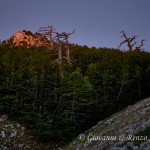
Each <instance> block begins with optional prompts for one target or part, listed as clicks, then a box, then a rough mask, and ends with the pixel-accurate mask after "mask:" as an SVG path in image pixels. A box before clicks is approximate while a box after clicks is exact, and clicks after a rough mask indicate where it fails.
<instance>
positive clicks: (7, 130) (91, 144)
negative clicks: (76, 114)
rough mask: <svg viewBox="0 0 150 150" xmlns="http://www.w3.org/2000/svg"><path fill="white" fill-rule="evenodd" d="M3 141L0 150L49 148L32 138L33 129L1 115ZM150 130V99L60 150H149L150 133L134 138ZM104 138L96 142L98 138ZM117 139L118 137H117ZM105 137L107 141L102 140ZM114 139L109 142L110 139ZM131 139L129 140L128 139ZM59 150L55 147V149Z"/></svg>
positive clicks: (117, 115)
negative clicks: (143, 131) (148, 128)
mask: <svg viewBox="0 0 150 150" xmlns="http://www.w3.org/2000/svg"><path fill="white" fill-rule="evenodd" d="M0 123H1V125H0V131H1V141H0V145H1V146H0V149H7V148H10V149H12V150H13V149H14V150H15V149H18V150H24V149H29V150H30V149H32V150H37V149H39V150H41V149H44V147H45V148H46V147H47V148H49V147H50V145H49V144H45V145H42V144H40V143H37V141H36V140H35V139H34V138H33V137H32V136H31V134H30V133H29V130H28V129H26V128H25V127H24V126H22V125H21V124H19V123H18V122H16V121H12V120H10V119H8V118H7V116H6V115H4V114H3V115H1V116H0ZM147 127H150V97H149V98H147V99H144V100H142V101H140V102H138V103H136V104H134V105H132V106H129V107H127V108H125V109H124V110H122V111H120V112H118V113H115V114H114V115H112V116H110V117H109V118H106V119H105V120H102V121H100V122H99V123H98V124H97V125H96V126H94V127H92V128H91V129H89V130H88V131H86V132H85V133H83V134H80V135H79V136H78V138H77V139H75V140H74V141H72V142H71V143H70V144H68V146H67V147H65V148H58V149H59V150H61V149H63V150H109V149H110V150H128V149H129V150H131V149H136V150H144V148H145V150H148V148H150V142H149V139H150V132H149V133H148V132H145V134H142V135H140V138H139V137H138V135H136V136H135V137H137V138H138V139H139V140H138V139H137V140H136V139H134V138H135V137H134V135H135V134H137V133H139V132H140V131H142V130H144V129H146V128H147ZM97 136H98V137H99V138H101V140H100V139H96V137H97ZM115 137H116V138H115ZM102 138H103V140H102ZM109 138H110V139H111V138H112V139H113V140H108V139H109ZM127 139H128V140H127ZM141 139H143V140H142V141H141ZM146 148H147V149H146ZM53 149H55V148H53Z"/></svg>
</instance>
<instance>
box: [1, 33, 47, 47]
mask: <svg viewBox="0 0 150 150" xmlns="http://www.w3.org/2000/svg"><path fill="white" fill-rule="evenodd" d="M3 43H5V44H7V45H9V46H28V47H29V46H46V45H47V44H48V43H49V40H48V39H47V37H46V36H43V35H42V34H40V33H35V34H33V33H32V32H31V31H26V30H22V31H17V32H16V33H14V34H13V35H12V36H11V37H10V38H9V39H7V40H5V41H3Z"/></svg>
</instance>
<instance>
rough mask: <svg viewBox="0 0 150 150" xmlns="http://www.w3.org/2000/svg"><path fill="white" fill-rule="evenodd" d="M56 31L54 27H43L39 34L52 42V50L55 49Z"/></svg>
mask: <svg viewBox="0 0 150 150" xmlns="http://www.w3.org/2000/svg"><path fill="white" fill-rule="evenodd" d="M54 31H55V28H54V27H53V26H47V27H41V28H40V29H39V31H38V32H40V33H41V34H43V35H45V36H46V37H48V38H49V40H50V47H51V48H52V47H53V44H54V42H53V41H54V40H53V33H54Z"/></svg>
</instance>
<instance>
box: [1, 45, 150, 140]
mask: <svg viewBox="0 0 150 150" xmlns="http://www.w3.org/2000/svg"><path fill="white" fill-rule="evenodd" d="M55 57H56V55H54V53H53V52H51V51H48V50H46V49H45V48H44V47H39V48H35V47H31V48H25V47H16V48H8V47H6V46H5V45H1V46H0V112H5V113H6V112H7V113H8V114H9V116H10V117H13V118H16V119H18V118H19V120H20V121H23V122H24V123H25V124H26V125H27V126H28V127H29V128H33V129H34V130H33V132H34V135H35V136H36V137H37V138H38V139H39V140H40V141H43V142H45V141H50V140H53V139H58V140H59V141H63V142H68V141H69V140H71V139H72V138H73V137H75V136H76V135H77V134H79V133H81V132H83V131H84V130H86V129H87V128H90V127H91V126H93V125H94V124H96V123H97V122H98V121H100V120H101V119H104V118H105V117H107V116H109V115H111V114H112V113H114V112H116V111H118V110H120V109H122V108H124V107H126V106H128V105H130V104H133V103H135V102H136V101H138V100H140V99H142V98H144V97H147V96H149V95H150V78H149V77H150V53H148V52H140V51H133V52H129V51H126V52H123V51H119V50H115V49H107V48H99V49H98V48H94V47H93V48H88V47H87V46H74V45H72V46H71V59H72V65H69V64H67V63H66V62H65V60H64V62H63V64H62V67H63V70H64V79H62V78H61V76H60V72H59V67H58V65H57V64H53V63H52V62H53V60H54V59H55Z"/></svg>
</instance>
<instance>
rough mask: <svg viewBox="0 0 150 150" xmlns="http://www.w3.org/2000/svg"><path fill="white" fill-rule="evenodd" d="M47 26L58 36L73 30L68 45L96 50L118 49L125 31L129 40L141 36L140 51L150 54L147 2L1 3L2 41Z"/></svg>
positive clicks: (19, 0)
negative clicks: (141, 44) (143, 50)
mask: <svg viewBox="0 0 150 150" xmlns="http://www.w3.org/2000/svg"><path fill="white" fill-rule="evenodd" d="M48 25H52V26H54V27H55V30H56V31H57V32H60V33H61V32H66V33H70V32H72V31H73V30H74V29H76V31H75V33H74V34H72V35H71V37H70V38H69V41H70V42H71V43H75V44H79V45H87V46H89V47H97V48H99V47H108V48H117V47H118V46H119V44H120V42H121V41H123V40H124V39H122V38H121V34H120V32H121V31H122V30H124V31H125V33H126V34H127V36H128V37H132V36H134V35H140V36H139V37H137V39H136V41H137V42H139V43H138V44H140V41H141V40H142V39H146V41H145V42H144V46H143V48H144V49H145V51H150V0H0V40H1V41H3V40H6V39H7V38H9V37H11V36H12V34H14V33H15V32H16V31H20V30H30V31H32V32H33V33H35V32H37V31H38V29H39V28H40V27H45V26H48ZM121 49H122V50H124V49H127V46H126V45H122V47H121Z"/></svg>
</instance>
